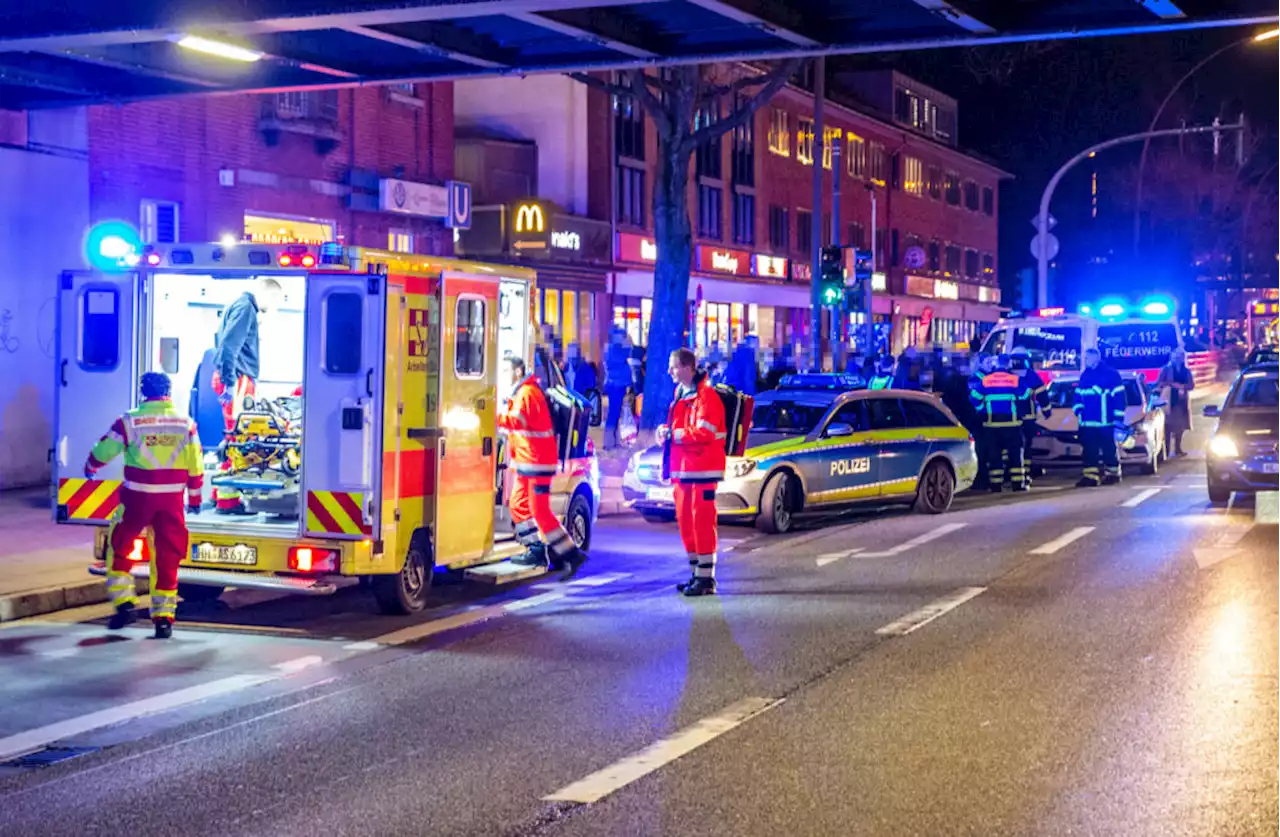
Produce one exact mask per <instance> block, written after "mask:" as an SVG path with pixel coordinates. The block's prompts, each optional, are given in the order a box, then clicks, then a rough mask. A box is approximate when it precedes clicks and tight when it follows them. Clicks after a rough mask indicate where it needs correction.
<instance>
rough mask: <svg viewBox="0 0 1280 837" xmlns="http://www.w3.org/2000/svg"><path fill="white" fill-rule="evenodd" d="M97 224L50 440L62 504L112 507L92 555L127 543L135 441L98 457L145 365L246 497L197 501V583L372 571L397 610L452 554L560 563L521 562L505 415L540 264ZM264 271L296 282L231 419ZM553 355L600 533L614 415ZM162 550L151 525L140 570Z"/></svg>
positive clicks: (558, 505)
mask: <svg viewBox="0 0 1280 837" xmlns="http://www.w3.org/2000/svg"><path fill="white" fill-rule="evenodd" d="M117 238H118V237H117ZM95 244H96V245H98V246H99V247H100V249H101V251H102V253H104V254H106V256H107V259H106V264H105V265H104V264H103V262H102V259H95V260H94V261H96V262H97V267H98V269H91V270H71V271H66V272H64V273H63V274H62V275H61V277H60V282H59V293H58V335H57V347H58V358H57V374H58V387H57V395H56V399H55V400H56V404H55V411H56V426H55V432H54V443H55V446H54V451H53V461H54V476H53V480H54V485H53V491H54V492H55V496H56V502H55V504H54V514H55V518H56V520H57V521H58V522H60V523H65V524H69V525H85V526H95V527H97V532H96V536H95V546H94V550H95V555H94V558H95V561H94V562H93V564H92V565H91V568H90V571H91V572H93V573H96V574H103V573H105V571H106V570H105V567H106V564H107V562H108V561H109V560H110V557H111V556H110V555H109V554H108V553H109V549H110V547H109V539H108V533H109V530H110V526H111V525H112V522H113V520H114V519H116V518H117V517H118V515H117V509H118V506H119V488H120V481H121V479H122V470H121V464H120V462H119V461H118V460H117V461H116V462H113V463H111V465H110V466H108V468H106V469H103V470H102V471H101V472H100V473H99V475H98V478H97V479H93V480H88V479H84V478H83V463H84V461H85V458H86V456H87V454H88V452H89V450H90V448H91V447H92V446H93V444H94V442H95V441H96V440H97V439H98V438H99V437H100V436H101V435H102V434H103V433H104V432H105V431H106V430H107V428H108V427H110V425H111V422H112V420H113V419H114V418H115V417H116V416H117V415H119V414H120V413H122V412H124V411H125V410H127V409H130V408H131V407H133V406H134V405H135V404H136V403H137V384H138V380H139V377H140V376H141V375H142V374H143V373H145V372H148V371H163V372H166V373H168V374H169V375H170V377H171V379H172V380H173V382H174V387H173V389H174V400H175V402H177V406H178V407H179V409H180V410H182V411H184V412H189V413H190V414H191V415H192V416H193V417H195V418H196V420H197V424H198V426H199V428H200V437H201V444H202V448H203V449H204V453H205V463H206V464H205V468H206V479H205V483H206V486H207V487H208V486H212V488H213V490H214V491H215V492H216V491H223V492H228V491H232V492H235V493H237V494H239V496H240V497H241V499H242V508H241V510H240V511H241V512H242V513H240V514H237V515H234V516H222V515H219V514H218V513H217V512H216V510H215V509H214V508H212V504H210V503H209V502H208V501H206V506H205V508H203V509H202V510H201V511H200V512H199V513H198V514H188V517H187V523H188V527H189V529H190V531H191V543H190V552H189V555H188V556H187V558H186V560H184V561H183V563H182V565H181V568H180V569H179V573H178V580H179V594H180V595H181V596H182V597H184V598H186V599H188V600H193V599H211V598H215V597H217V596H218V595H220V594H221V592H222V591H223V590H224V589H225V588H227V587H238V588H259V589H267V590H274V591H282V592H287V593H297V594H306V595H326V594H331V593H333V592H335V591H336V590H338V589H339V588H341V587H343V586H345V585H348V584H355V583H357V582H363V583H364V584H365V585H366V586H368V587H369V588H370V589H371V590H372V592H373V594H374V596H375V597H376V598H377V601H378V603H379V605H380V607H381V609H382V610H383V611H385V612H389V613H412V612H416V611H419V610H421V609H422V608H423V607H424V606H425V605H426V603H427V597H428V594H429V590H430V587H431V581H432V578H433V575H434V574H435V572H437V571H450V570H457V571H462V572H463V573H465V574H466V575H468V576H469V577H472V578H477V579H483V580H488V581H494V582H501V581H505V580H514V579H518V578H522V577H527V576H528V575H530V574H536V573H538V572H541V571H542V570H538V569H530V568H527V567H518V566H517V565H513V564H510V563H509V562H508V561H507V560H506V559H508V558H510V557H512V556H513V555H515V554H516V553H518V552H520V551H522V549H523V548H522V547H520V546H519V545H517V544H516V543H515V541H514V538H513V536H512V533H511V525H510V521H509V519H508V517H507V513H506V502H505V501H506V494H507V488H506V486H505V485H504V483H505V480H504V475H505V466H504V464H503V451H502V439H501V437H499V436H498V434H497V432H496V429H497V428H496V415H497V410H498V408H499V405H500V403H501V400H502V399H505V397H506V396H507V395H508V394H509V393H508V392H507V390H508V389H509V388H510V385H509V383H508V382H506V381H501V382H500V373H499V365H500V363H501V360H502V358H504V357H507V356H511V355H519V356H522V357H524V358H526V359H529V358H531V357H532V356H533V355H532V353H531V350H532V349H533V348H534V347H533V342H532V339H531V336H532V334H533V333H534V329H533V328H532V307H531V303H532V300H533V298H534V289H535V281H536V279H535V274H534V272H533V271H532V270H528V269H522V268H516V267H510V266H502V265H492V264H482V263H478V262H469V261H459V260H453V259H446V258H438V257H435V256H416V255H408V254H402V253H390V252H383V251H378V250H370V249H364V248H356V247H344V246H342V245H340V244H324V245H301V244H286V245H265V244H255V243H248V242H235V243H231V242H226V243H215V244H164V245H155V246H147V247H142V246H141V245H136V246H124V245H122V244H121V243H120V242H119V241H118V240H112V239H111V238H110V237H108V238H107V239H105V240H102V241H98V242H91V244H90V246H91V247H92V246H94V245H95ZM264 278H270V279H271V280H274V282H275V283H277V284H278V285H279V288H280V290H281V297H282V302H281V303H280V304H278V305H276V306H274V307H273V309H272V310H270V311H264V312H262V314H261V316H260V320H259V341H260V351H259V354H260V357H261V371H260V376H259V379H258V381H257V382H256V393H255V395H254V396H253V397H252V398H251V399H247V400H246V403H245V404H242V405H239V409H240V412H239V415H238V417H237V418H236V420H235V423H234V425H233V427H231V428H230V430H228V429H227V428H226V426H225V424H224V419H223V416H222V413H221V409H220V406H219V404H218V402H217V397H216V395H215V394H214V392H213V390H212V384H211V382H210V378H211V375H212V356H213V351H212V350H213V348H214V347H213V342H214V336H215V334H216V333H217V331H218V324H219V320H220V317H221V313H222V311H223V310H224V309H225V308H226V307H227V306H228V305H230V304H231V302H232V301H233V300H235V299H236V298H237V297H239V296H240V295H241V294H243V293H245V292H252V291H253V290H254V289H255V288H256V287H258V283H260V282H261V281H262V280H263V279H264ZM542 360H543V362H541V363H539V364H537V365H536V366H535V368H536V369H537V371H538V373H539V374H540V375H542V376H543V380H544V383H545V384H546V387H547V391H548V393H549V396H550V397H549V400H550V401H551V406H552V412H553V416H554V417H555V420H556V423H557V435H558V436H559V437H560V442H561V446H560V451H561V467H560V471H559V473H558V474H557V476H556V478H555V480H554V482H553V486H552V490H553V507H554V508H555V509H556V511H557V513H558V514H560V516H561V518H562V519H563V521H564V523H565V527H566V529H567V530H568V531H569V533H570V534H571V535H572V536H573V538H574V539H575V541H576V542H577V543H578V544H579V546H581V547H584V548H585V547H586V546H587V545H588V544H589V542H590V538H591V530H592V527H593V525H594V522H595V516H596V510H597V509H598V507H599V501H600V489H599V476H598V471H597V466H596V462H595V459H594V455H593V453H592V451H591V449H590V442H589V440H588V439H587V424H588V422H598V420H599V419H598V416H595V417H593V416H592V413H591V410H590V408H589V406H588V403H589V401H588V399H587V398H584V397H582V396H580V395H578V394H575V393H572V392H570V391H569V390H568V388H567V387H566V386H565V385H564V381H563V378H562V377H561V376H560V372H559V370H558V369H556V367H555V364H554V363H552V362H550V359H549V358H547V357H545V354H543V358H542ZM188 387H189V389H188ZM207 495H208V491H206V496H207ZM150 549H151V543H150V541H149V540H148V538H139V539H138V540H137V541H135V543H134V544H133V547H132V549H131V553H130V556H129V557H130V558H131V559H132V560H134V561H135V563H134V568H133V574H134V576H135V577H138V578H145V577H146V576H147V575H148V572H149V566H148V559H149V555H150Z"/></svg>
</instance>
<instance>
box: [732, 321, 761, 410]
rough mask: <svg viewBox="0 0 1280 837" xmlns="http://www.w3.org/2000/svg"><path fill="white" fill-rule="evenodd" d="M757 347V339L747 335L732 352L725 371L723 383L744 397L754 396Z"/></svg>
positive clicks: (758, 342)
mask: <svg viewBox="0 0 1280 837" xmlns="http://www.w3.org/2000/svg"><path fill="white" fill-rule="evenodd" d="M759 345H760V341H759V339H757V338H756V337H755V336H754V335H748V336H747V337H746V338H744V339H743V341H742V342H741V343H739V344H738V348H736V349H734V350H733V355H732V356H731V357H730V358H729V367H728V369H726V370H725V374H724V380H725V383H727V384H728V385H729V386H731V387H733V388H734V389H736V390H737V391H738V392H741V393H745V394H746V395H752V396H754V395H755V394H756V354H757V350H758V348H759Z"/></svg>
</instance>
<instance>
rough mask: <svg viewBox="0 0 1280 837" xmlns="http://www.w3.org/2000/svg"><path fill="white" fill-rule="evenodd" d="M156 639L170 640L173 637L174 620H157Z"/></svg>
mask: <svg viewBox="0 0 1280 837" xmlns="http://www.w3.org/2000/svg"><path fill="white" fill-rule="evenodd" d="M153 621H154V622H155V626H156V639H168V638H169V637H171V636H173V620H172V619H164V618H160V619H155V620H153Z"/></svg>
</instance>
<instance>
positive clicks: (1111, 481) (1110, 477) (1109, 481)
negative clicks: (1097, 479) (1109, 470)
mask: <svg viewBox="0 0 1280 837" xmlns="http://www.w3.org/2000/svg"><path fill="white" fill-rule="evenodd" d="M1102 484H1103V485H1119V484H1120V475H1119V474H1107V475H1106V476H1105V477H1103V478H1102Z"/></svg>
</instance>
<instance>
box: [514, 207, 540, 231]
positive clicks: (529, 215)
mask: <svg viewBox="0 0 1280 837" xmlns="http://www.w3.org/2000/svg"><path fill="white" fill-rule="evenodd" d="M545 229H546V219H545V218H544V216H543V214H542V207H540V206H538V205H537V204H532V203H526V204H521V206H520V207H519V208H518V209H517V210H516V232H518V233H522V232H535V233H540V232H542V231H543V230H545Z"/></svg>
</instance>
